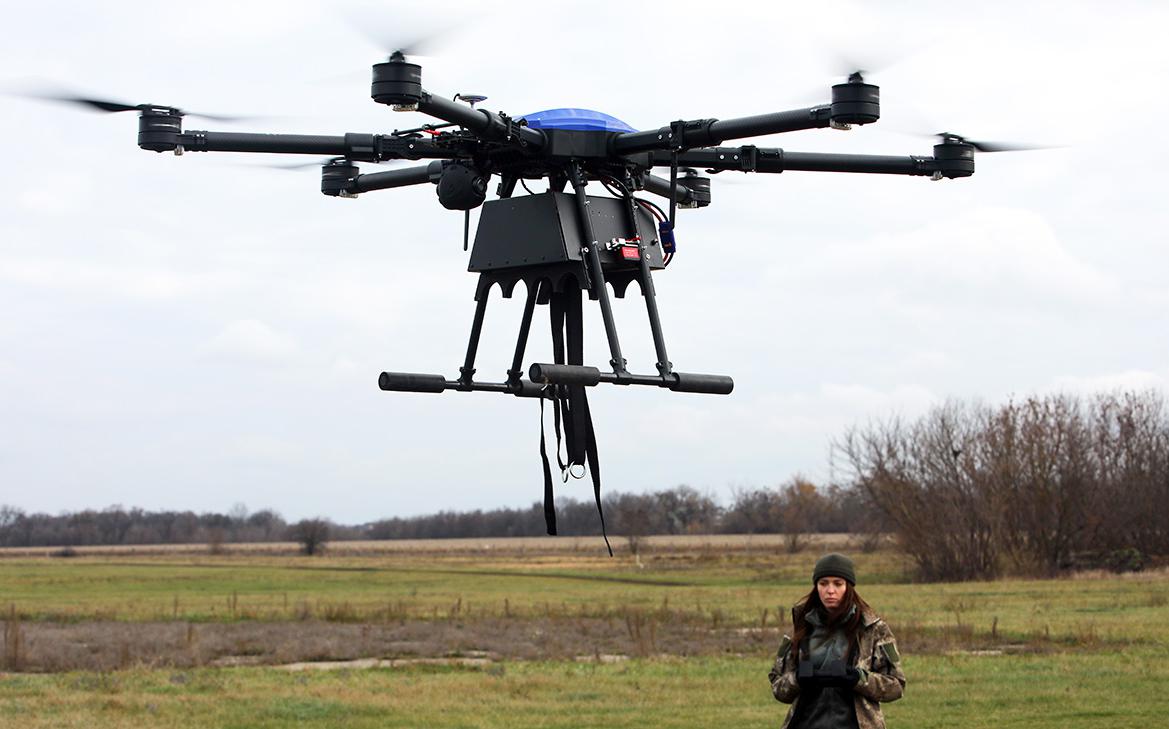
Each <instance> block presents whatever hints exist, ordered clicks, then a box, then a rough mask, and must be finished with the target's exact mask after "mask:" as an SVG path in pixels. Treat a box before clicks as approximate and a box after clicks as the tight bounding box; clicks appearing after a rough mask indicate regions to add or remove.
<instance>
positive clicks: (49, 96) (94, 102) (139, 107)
mask: <svg viewBox="0 0 1169 729" xmlns="http://www.w3.org/2000/svg"><path fill="white" fill-rule="evenodd" d="M20 96H25V97H28V98H30V99H41V100H42V101H56V102H60V103H63V104H73V105H75V106H84V107H87V108H89V109H90V110H96V111H104V112H106V113H110V114H116V113H118V112H123V111H143V110H145V109H157V108H160V107H166V108H173V107H167V106H166V105H165V104H127V103H125V102H122V101H113V100H112V99H95V98H92V97H89V96H77V95H75V94H70V93H59V92H33V93H24V94H20ZM175 111H177V112H178V113H179V114H181V115H183V116H196V117H199V118H201V119H207V120H209V121H220V122H238V121H254V120H256V119H260V118H261V117H255V116H226V115H223V114H204V113H202V112H197V111H184V110H182V109H175Z"/></svg>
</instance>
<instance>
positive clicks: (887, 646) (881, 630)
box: [767, 612, 905, 729]
mask: <svg viewBox="0 0 1169 729" xmlns="http://www.w3.org/2000/svg"><path fill="white" fill-rule="evenodd" d="M862 617H863V620H864V630H863V632H862V633H861V637H860V649H859V651H858V652H857V656H858V659H857V668H858V669H861V682H860V683H858V684H857V685H856V687H855V688H854V689H853V697H854V700H855V702H856V722H857V725H858V727H859V729H885V716H884V715H883V714H882V713H881V702H883V701H896V700H897V699H899V698H901V694H902V692H903V691H904V690H905V674H904V673H902V671H901V656H900V655H899V654H898V652H897V643H896V641H895V640H894V639H893V632H892V631H890V630H889V626H888V625H885V621H884V620H881V619H880V618H879V617H877V616H876V615H875V614H873V613H871V612H866V613H865V614H864V615H863V616H862ZM795 653H796V651H793V650H792V643H791V638H790V637H788V636H786V635H785V636H783V640H781V641H780V643H779V651H778V653H777V654H776V656H775V666H774V667H773V668H772V669H771V672H770V673H769V674H767V677H768V679H769V680H770V681H771V693H772V694H774V695H775V698H776V700H778V701H782V702H783V703H785V704H791V708H790V709H788V712H787V717H786V718H785V719H784V720H783V727H782V729H788V725H789V724H791V721H792V717H793V716H795V710H796V704H797V702H799V698H800V685H799V683H797V682H796V661H797V657H796V655H795Z"/></svg>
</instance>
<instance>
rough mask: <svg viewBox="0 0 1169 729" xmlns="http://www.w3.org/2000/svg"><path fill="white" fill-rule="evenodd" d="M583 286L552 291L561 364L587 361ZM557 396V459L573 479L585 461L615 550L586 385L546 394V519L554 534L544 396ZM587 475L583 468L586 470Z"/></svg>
mask: <svg viewBox="0 0 1169 729" xmlns="http://www.w3.org/2000/svg"><path fill="white" fill-rule="evenodd" d="M582 293H583V292H582V291H581V290H580V289H572V290H569V291H563V292H555V291H554V292H552V293H551V294H550V295H549V299H548V308H549V314H550V319H551V325H552V357H553V361H555V362H556V364H571V365H582V364H584V316H583V311H582V305H581V299H582ZM545 398H548V399H550V400H552V414H553V421H554V423H555V428H556V461H557V463H558V465H559V466H560V473H561V477H562V479H563V480H564V481H567V480H568V477H569V475H570V474H571V473H572V469H573V468H574V467H577V466H580V467H585V466H586V464H587V467H588V470H589V472H590V474H591V476H592V481H593V498H594V499H595V500H596V502H597V514H598V516H599V517H600V519H601V536H602V537H604V539H605V547H606V548H607V549H608V550H609V555H610V556H612V555H613V547H612V546H611V545H610V544H609V535H608V532H607V530H606V528H605V513H604V510H603V509H602V508H601V462H600V458H599V456H598V454H597V439H596V435H595V434H594V432H593V419H592V416H591V414H590V413H589V401H588V396H587V395H586V393H585V388H584V386H583V385H556V386H550V387H547V388H545V391H544V393H542V394H541V397H540V459H541V462H542V464H543V467H544V524H545V526H546V527H547V532H548V534H550V535H555V534H556V504H555V494H554V489H553V480H552V464H551V462H550V460H549V458H548V448H547V441H546V439H545V436H544V399H545ZM562 423H563V426H564V446H565V448H564V451H565V456H564V458H563V459H561V457H560V443H561V430H560V429H561V424H562ZM581 475H582V476H583V474H581Z"/></svg>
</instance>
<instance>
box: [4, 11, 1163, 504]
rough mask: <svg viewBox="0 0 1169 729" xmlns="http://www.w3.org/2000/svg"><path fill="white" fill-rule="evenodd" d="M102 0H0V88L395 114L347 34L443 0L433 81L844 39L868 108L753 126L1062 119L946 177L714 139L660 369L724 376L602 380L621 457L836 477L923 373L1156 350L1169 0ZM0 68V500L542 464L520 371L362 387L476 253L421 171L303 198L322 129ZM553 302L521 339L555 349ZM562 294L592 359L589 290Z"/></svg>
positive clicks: (434, 346) (569, 74) (491, 86)
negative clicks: (470, 380) (573, 297)
mask: <svg viewBox="0 0 1169 729" xmlns="http://www.w3.org/2000/svg"><path fill="white" fill-rule="evenodd" d="M111 5H115V6H116V9H113V10H108V9H99V5H98V4H93V5H85V4H81V5H78V4H76V3H65V2H57V1H51V2H41V3H35V4H34V3H17V2H12V1H11V0H5V2H4V6H5V7H4V18H5V29H4V31H3V32H4V43H3V44H2V46H0V68H3V71H2V72H0V74H2V76H0V80H2V81H3V83H4V87H5V88H6V89H8V90H22V89H25V90H27V89H32V88H53V87H54V86H53V85H54V84H55V85H56V86H55V87H56V88H60V87H66V88H71V89H75V90H78V91H83V92H86V93H90V94H94V95H103V96H108V97H110V98H113V99H117V100H125V101H129V102H133V103H138V102H152V103H165V104H173V105H176V106H182V107H184V108H187V109H194V110H205V111H208V112H213V113H239V114H258V115H267V116H271V117H274V118H272V119H267V120H263V121H258V122H253V123H250V124H234V125H222V124H216V123H213V122H204V121H201V120H186V122H185V126H186V128H188V129H206V128H211V129H222V130H224V131H278V132H301V133H319V134H340V133H344V132H388V131H391V130H393V129H394V128H404V127H407V126H412V125H415V124H416V123H421V122H422V121H424V118H423V117H420V116H418V115H416V114H395V113H393V112H391V111H390V110H389V109H388V108H387V107H384V106H380V105H377V104H375V103H373V102H372V101H370V99H369V97H368V94H369V83H368V67H369V65H370V64H371V63H375V62H377V61H379V60H381V56H380V51H379V50H378V48H377V46H376V45H375V44H373V43H371V42H370V40H369V39H368V37H367V36H370V35H372V36H373V37H382V38H386V39H387V42H392V41H393V39H395V38H399V39H400V38H408V37H409V36H410V35H411V34H412V33H413V32H414V30H415V29H419V30H422V31H423V32H426V31H428V30H432V29H433V28H434V27H435V26H437V25H443V24H445V20H444V18H443V17H442V16H440V15H439V13H440V12H441V13H444V14H447V13H449V14H450V15H451V16H457V17H459V18H462V19H463V21H462V22H463V24H462V25H461V26H460V27H458V28H457V29H456V30H454V31H452V32H450V33H448V34H447V36H445V38H444V45H443V47H442V49H441V53H440V54H438V55H435V56H434V57H432V58H427V59H423V75H424V85H425V87H426V88H427V89H428V90H430V91H432V92H434V93H436V94H443V95H453V94H454V93H456V92H462V93H481V94H486V95H487V96H488V97H489V100H488V101H487V102H485V104H484V106H485V107H486V108H489V109H492V110H502V111H506V112H508V113H511V114H517V115H518V114H522V113H525V112H531V111H536V110H540V109H546V108H551V107H559V106H578V107H586V108H594V109H599V110H602V111H605V112H607V113H610V114H612V115H614V116H616V117H618V118H620V119H622V120H624V121H625V122H627V123H629V124H631V125H632V126H634V127H637V128H655V127H657V126H660V125H663V124H666V123H668V122H669V121H670V120H672V119H677V118H700V117H718V118H730V117H735V116H744V115H749V114H757V113H763V112H767V111H778V110H782V109H789V108H797V107H800V106H804V105H808V104H812V103H818V102H822V101H825V100H827V99H828V98H829V96H828V94H829V91H828V88H829V85H830V84H831V83H834V82H838V81H840V80H842V79H841V78H840V77H837V76H834V74H836V73H839V72H840V71H842V70H843V68H844V66H843V65H842V62H843V61H842V59H849V58H854V59H858V60H857V62H859V63H864V64H867V65H869V66H876V67H877V68H878V69H880V70H878V71H876V72H874V73H873V74H872V75H871V77H870V80H871V81H873V82H875V83H879V84H880V85H881V96H882V120H881V121H880V122H879V123H878V124H876V125H872V126H869V127H865V128H861V129H854V130H852V131H850V132H847V133H845V132H839V131H832V130H816V131H809V132H800V133H795V134H788V135H780V136H774V137H768V138H759V139H757V140H754V141H755V142H756V143H758V144H760V145H767V146H779V147H783V148H785V149H789V150H793V151H824V152H833V151H836V152H862V153H873V154H919V155H928V154H929V153H930V152H931V145H932V143H933V142H932V140H931V139H929V138H927V137H915V136H912V135H910V134H907V133H905V132H911V131H914V130H917V131H919V132H924V133H927V134H928V133H930V132H937V131H942V130H949V131H954V132H958V133H962V134H965V135H968V136H969V137H971V138H975V139H990V140H999V139H1005V140H1011V141H1021V142H1035V143H1041V144H1047V145H1053V146H1056V145H1058V147H1057V148H1054V149H1047V150H1042V151H1032V152H1025V153H1011V154H993V155H982V156H979V157H978V159H977V172H976V174H975V175H974V176H973V177H971V178H969V179H965V180H953V181H951V180H946V181H940V182H931V181H929V180H927V179H925V178H919V177H892V176H877V175H843V174H821V173H799V172H789V173H785V174H782V175H769V176H767V175H753V176H745V175H738V176H737V177H736V178H735V179H733V180H728V181H726V182H724V179H726V178H728V177H730V175H723V176H720V177H719V178H717V179H716V180H715V184H714V190H713V197H714V202H713V204H712V205H711V206H710V207H708V208H706V209H704V210H697V211H689V210H687V211H681V212H680V213H679V230H678V241H679V243H678V245H679V252H678V255H677V259H676V261H675V262H674V264H673V265H671V266H670V268H669V270H668V271H666V272H664V273H662V274H661V275H659V276H658V277H657V278H656V279H655V281H656V283H657V287H658V294H659V302H660V306H661V309H662V318H663V324H664V328H665V332H666V337H667V342H668V345H669V348H670V355H671V359H672V360H673V361H674V363H675V365H676V366H677V368H678V369H679V370H682V371H687V372H713V373H725V374H729V375H732V376H733V377H734V378H735V392H734V394H733V395H731V396H729V397H719V396H710V395H692V394H689V395H688V394H675V393H670V392H668V391H665V390H658V389H656V388H604V387H600V388H596V389H594V390H592V391H590V398H591V400H590V401H591V403H592V412H593V416H594V419H595V425H596V429H597V438H598V442H599V447H600V452H601V461H602V465H603V476H604V485H605V488H607V489H609V490H618V491H648V490H656V489H661V488H668V487H672V486H675V485H678V484H682V483H685V484H689V485H691V486H694V487H696V488H698V489H700V490H703V491H707V492H710V493H711V494H713V495H714V496H716V497H717V498H719V499H721V500H723V501H727V500H729V498H730V496H731V494H732V492H733V490H734V489H736V488H746V487H757V486H768V485H773V484H777V483H779V482H782V481H784V480H786V479H787V478H789V477H790V476H792V475H793V474H795V473H797V472H800V473H803V474H806V475H807V476H809V477H811V478H813V479H816V480H819V481H825V480H827V479H829V478H831V477H832V475H833V474H832V469H831V466H830V461H829V446H830V443H831V441H832V439H833V438H835V437H838V436H839V435H840V434H841V433H842V432H843V431H844V430H845V429H846V428H847V427H849V426H850V425H852V424H855V423H864V422H866V421H868V420H870V419H883V418H887V417H890V416H891V415H895V414H896V415H903V416H910V417H912V416H914V415H917V414H920V413H922V412H924V411H925V410H926V409H928V408H929V407H930V406H931V405H932V404H935V403H939V402H942V401H944V400H945V399H946V398H962V399H976V398H977V399H981V400H984V401H987V402H992V403H993V402H1000V401H1003V400H1004V399H1006V398H1008V397H1010V396H1012V395H1026V394H1029V393H1034V392H1043V393H1046V392H1055V391H1070V392H1094V391H1098V390H1101V389H1111V388H1116V387H1139V388H1145V387H1155V388H1159V389H1164V388H1165V387H1166V384H1167V381H1169V337H1167V336H1166V335H1165V331H1166V328H1167V326H1166V325H1167V324H1169V287H1167V285H1166V284H1167V277H1169V246H1167V245H1166V243H1167V241H1166V238H1167V236H1166V233H1165V231H1166V230H1167V229H1169V220H1167V216H1169V213H1167V210H1169V206H1167V205H1166V204H1165V197H1166V196H1165V188H1166V185H1165V183H1164V181H1163V177H1162V176H1163V175H1164V174H1165V170H1166V169H1169V151H1167V150H1169V148H1167V147H1166V145H1163V144H1161V143H1160V141H1159V138H1158V137H1157V136H1156V135H1157V132H1156V129H1157V128H1159V127H1160V126H1161V124H1162V123H1163V121H1164V119H1165V117H1166V114H1167V113H1169V102H1167V98H1169V95H1167V94H1166V92H1165V91H1164V89H1163V86H1164V75H1165V71H1166V69H1167V68H1169V50H1167V47H1166V46H1167V44H1166V43H1165V39H1164V33H1165V29H1166V28H1169V11H1167V6H1166V5H1165V4H1164V3H1158V2H1147V3H1134V2H1113V3H1108V4H1104V3H1086V2H1079V3H1075V2H1073V3H1068V2H1058V3H1014V2H1012V3H1001V4H1000V3H975V4H970V3H967V4H960V5H954V4H939V3H925V2H921V3H906V2H902V3H892V2H881V3H867V4H858V3H852V2H834V3H816V4H812V3H783V2H778V3H735V2H724V3H718V4H717V5H715V4H711V3H708V2H701V3H698V2H669V3H661V4H658V5H653V4H646V6H644V7H643V6H641V5H638V4H634V3H608V2H590V3H576V4H557V3H538V4H536V3H533V4H529V5H523V4H521V5H516V4H511V5H508V6H507V8H508V9H507V12H506V13H505V14H504V13H497V14H479V15H476V11H475V6H474V5H472V4H468V3H443V4H440V5H436V4H429V5H427V6H426V10H427V11H428V12H429V13H430V14H431V15H430V16H429V17H425V16H421V15H419V13H418V11H417V10H410V6H406V5H403V4H399V3H390V2H385V3H380V4H375V3H369V4H366V5H356V4H352V3H350V4H346V5H339V4H337V3H308V2H289V1H287V0H285V1H282V2H280V3H259V2H257V3H239V2H231V3H227V2H214V1H213V2H201V3H198V4H195V5H192V4H169V5H168V4H165V3H164V4H160V3H146V2H122V3H117V4H111ZM415 7H416V6H415ZM338 8H343V9H344V10H345V12H339V11H338ZM715 9H717V10H718V11H719V12H718V13H717V14H714V13H713V10H715ZM226 23H230V25H226ZM355 26H366V29H367V31H368V32H365V33H363V31H362V30H360V29H359V28H357V27H355ZM0 106H2V109H0V144H2V145H3V158H4V160H5V162H6V164H5V170H6V173H5V174H4V175H3V178H2V180H0V201H2V202H0V204H2V205H3V216H0V503H7V504H12V505H15V506H19V507H21V508H24V509H26V510H30V511H32V510H36V511H48V512H57V511H61V510H77V509H82V508H91V507H95V508H101V507H105V506H108V505H111V504H123V505H126V506H140V507H144V508H148V509H164V508H165V509H194V510H197V511H203V510H218V511H225V510H227V509H229V508H231V507H232V505H233V504H236V503H241V502H242V503H244V504H246V505H247V506H248V507H250V508H251V509H259V508H263V507H272V508H275V509H277V510H278V511H280V512H281V513H283V514H284V515H285V516H286V517H287V518H300V517H303V516H313V515H324V516H328V517H330V518H333V519H336V520H339V521H343V522H360V521H366V520H372V519H377V518H382V517H388V516H393V515H410V514H419V513H426V512H432V511H436V510H439V509H468V508H490V507H495V506H502V505H510V506H518V505H525V504H529V503H531V502H533V501H535V500H537V499H538V498H540V496H541V493H542V485H541V484H542V477H541V469H540V460H539V456H538V451H537V445H538V430H537V421H538V417H539V415H538V407H537V404H536V402H535V401H532V400H519V399H516V398H512V397H510V396H507V397H505V396H500V395H493V394H481V393H476V394H463V393H445V394H443V395H421V394H391V393H384V392H381V391H379V390H378V388H377V385H376V382H377V375H378V373H379V372H381V371H382V370H400V371H414V372H441V373H443V374H445V375H447V376H448V377H454V376H456V375H457V372H458V367H459V365H460V364H461V361H462V354H463V349H464V347H465V345H466V336H467V332H468V328H469V324H470V318H471V314H472V311H473V306H474V304H473V300H472V295H473V292H474V287H475V276H474V275H472V274H468V273H467V272H466V258H467V256H466V254H465V253H464V252H463V251H462V246H461V234H462V220H461V216H460V214H459V213H453V212H449V211H446V210H444V209H443V208H441V207H440V206H439V204H438V202H437V199H436V198H435V195H434V188H433V187H432V186H429V185H428V186H420V187H416V188H409V189H404V190H395V191H384V192H380V193H371V194H367V195H364V196H362V197H361V198H360V199H357V200H339V199H332V198H326V197H325V196H323V195H321V194H320V192H319V174H318V173H317V171H316V169H315V168H310V169H307V170H303V171H299V172H288V171H278V170H272V169H267V168H258V167H255V166H254V165H256V164H257V163H259V162H267V161H271V162H285V161H299V160H300V159H301V158H298V159H296V160H294V159H292V158H271V157H267V156H265V157H263V158H260V157H259V156H256V155H252V156H247V155H232V154H219V155H215V154H203V155H200V154H193V153H192V154H187V155H185V156H182V157H175V156H173V155H169V154H153V153H148V152H144V151H141V150H139V149H138V148H137V147H136V146H135V137H136V126H137V125H136V119H135V117H134V115H133V114H110V115H101V114H93V113H87V112H85V111H83V110H80V109H75V108H73V107H67V106H60V105H54V104H46V103H40V102H33V101H28V100H25V99H20V98H15V97H11V96H7V97H2V98H0ZM598 192H599V191H598ZM521 309H522V296H519V297H517V298H516V299H514V300H511V301H502V302H501V300H499V299H498V298H495V299H493V301H492V305H491V307H490V308H489V311H488V323H487V327H486V330H485V333H484V342H483V346H482V348H481V351H480V359H479V373H480V376H481V377H484V378H487V379H496V380H498V379H502V377H503V374H504V371H505V370H506V369H507V367H508V365H509V361H510V354H511V348H512V347H513V346H514V332H515V329H516V326H517V324H518V320H519V314H520V311H521ZM616 314H617V318H618V327H619V331H620V333H621V335H622V338H623V339H622V344H623V346H624V349H625V353H626V356H627V357H628V358H629V360H630V367H631V369H634V370H635V371H639V372H652V371H653V369H654V368H653V361H654V357H653V350H652V347H651V346H650V342H649V332H648V326H647V325H646V323H645V310H644V306H643V304H642V302H641V300H640V297H638V296H632V297H631V298H630V299H628V300H624V301H618V302H617V303H616ZM539 315H540V318H538V319H537V322H538V323H537V324H536V325H535V326H534V327H533V339H532V342H531V344H530V346H529V350H528V357H527V361H526V363H525V364H528V363H531V362H532V361H549V360H550V343H549V337H548V334H547V328H548V327H547V319H546V317H547V314H546V311H545V310H543V309H542V310H541V311H540V312H539ZM586 328H588V329H589V338H588V342H587V345H586V350H587V351H586V357H587V359H588V360H589V361H590V362H591V363H593V364H596V365H599V366H602V367H603V366H604V364H605V362H607V360H608V358H609V357H608V352H607V349H606V347H605V344H604V337H603V334H602V331H601V327H600V316H599V312H598V310H597V308H596V306H595V305H592V306H589V307H588V308H587V309H586ZM560 493H562V494H565V495H572V496H575V497H577V498H587V497H588V496H589V495H590V487H589V486H588V482H587V480H586V481H573V482H571V483H569V484H568V485H566V486H563V487H561V490H560Z"/></svg>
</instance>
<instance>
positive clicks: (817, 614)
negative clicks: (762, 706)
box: [768, 554, 905, 729]
mask: <svg viewBox="0 0 1169 729" xmlns="http://www.w3.org/2000/svg"><path fill="white" fill-rule="evenodd" d="M812 584H813V585H814V587H813V588H812V591H811V592H810V593H808V595H807V597H805V598H803V599H802V600H800V601H799V602H798V603H796V606H795V607H794V608H792V626H793V629H792V635H791V636H790V637H789V636H786V635H785V636H783V640H782V641H780V644H779V654H778V655H777V656H776V658H775V667H774V668H772V669H771V673H770V674H768V678H770V679H771V693H773V694H775V698H776V699H777V700H779V701H782V702H783V703H785V704H791V708H790V709H788V712H787V718H786V719H784V721H783V729H884V727H885V717H884V716H883V715H882V714H881V702H884V701H896V700H897V699H899V698H901V693H902V691H903V690H904V689H905V674H904V673H902V672H901V656H900V655H899V654H898V653H897V644H896V643H895V642H894V640H893V633H892V632H891V631H890V630H889V626H887V625H885V621H883V620H881V619H880V618H879V617H877V615H876V613H874V612H873V610H872V608H870V607H869V606H868V603H866V602H865V601H864V600H862V599H861V596H860V595H858V594H857V592H856V567H855V566H854V565H853V563H852V560H851V559H849V558H848V557H845V556H844V555H842V554H829V555H826V556H824V557H821V558H820V560H819V561H817V562H816V568H815V570H814V571H813V573H812Z"/></svg>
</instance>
